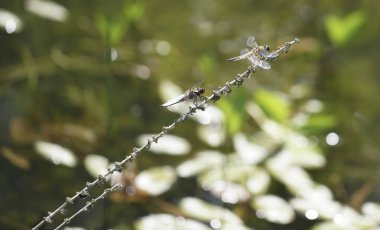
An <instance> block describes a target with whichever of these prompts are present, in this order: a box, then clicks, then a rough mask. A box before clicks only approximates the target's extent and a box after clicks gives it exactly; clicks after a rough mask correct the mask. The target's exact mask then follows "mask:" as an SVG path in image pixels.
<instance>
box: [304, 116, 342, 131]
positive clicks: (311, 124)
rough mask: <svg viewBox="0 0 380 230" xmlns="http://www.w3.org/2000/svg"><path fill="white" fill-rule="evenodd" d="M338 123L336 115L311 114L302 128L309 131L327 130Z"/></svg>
mask: <svg viewBox="0 0 380 230" xmlns="http://www.w3.org/2000/svg"><path fill="white" fill-rule="evenodd" d="M336 125H337V119H336V117H335V116H334V115H326V114H314V115H311V116H310V117H309V119H308V121H307V123H306V124H305V125H304V126H302V129H303V130H304V131H305V132H307V133H312V134H316V133H321V132H326V131H328V130H330V129H332V128H334V127H336Z"/></svg>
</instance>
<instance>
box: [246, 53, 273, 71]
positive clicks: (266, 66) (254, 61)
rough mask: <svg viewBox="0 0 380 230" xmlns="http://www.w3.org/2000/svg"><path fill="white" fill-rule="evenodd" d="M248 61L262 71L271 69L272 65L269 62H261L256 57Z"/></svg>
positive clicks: (251, 57)
mask: <svg viewBox="0 0 380 230" xmlns="http://www.w3.org/2000/svg"><path fill="white" fill-rule="evenodd" d="M248 60H249V62H250V63H251V64H252V65H256V66H258V67H260V68H262V69H270V64H269V63H268V62H267V61H264V60H261V59H260V58H258V57H257V56H255V55H252V56H250V57H249V58H248Z"/></svg>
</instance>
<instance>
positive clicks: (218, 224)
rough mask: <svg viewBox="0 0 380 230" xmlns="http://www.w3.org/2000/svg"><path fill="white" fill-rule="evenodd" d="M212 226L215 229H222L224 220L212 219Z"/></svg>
mask: <svg viewBox="0 0 380 230" xmlns="http://www.w3.org/2000/svg"><path fill="white" fill-rule="evenodd" d="M210 226H211V228H213V229H220V228H221V227H222V222H220V220H218V219H212V220H211V221H210Z"/></svg>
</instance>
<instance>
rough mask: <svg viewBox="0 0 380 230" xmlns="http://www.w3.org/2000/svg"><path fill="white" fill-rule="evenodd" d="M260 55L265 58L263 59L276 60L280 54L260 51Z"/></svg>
mask: <svg viewBox="0 0 380 230" xmlns="http://www.w3.org/2000/svg"><path fill="white" fill-rule="evenodd" d="M258 53H259V54H260V55H261V56H262V57H263V58H267V59H274V58H276V57H278V53H276V52H270V53H268V52H266V51H264V50H262V49H259V51H258Z"/></svg>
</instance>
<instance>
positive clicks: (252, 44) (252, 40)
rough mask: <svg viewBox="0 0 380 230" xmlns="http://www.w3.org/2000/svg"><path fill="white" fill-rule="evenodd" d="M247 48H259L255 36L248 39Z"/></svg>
mask: <svg viewBox="0 0 380 230" xmlns="http://www.w3.org/2000/svg"><path fill="white" fill-rule="evenodd" d="M247 46H248V47H249V48H253V47H255V46H257V43H256V39H255V36H253V35H251V36H249V37H248V39H247Z"/></svg>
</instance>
